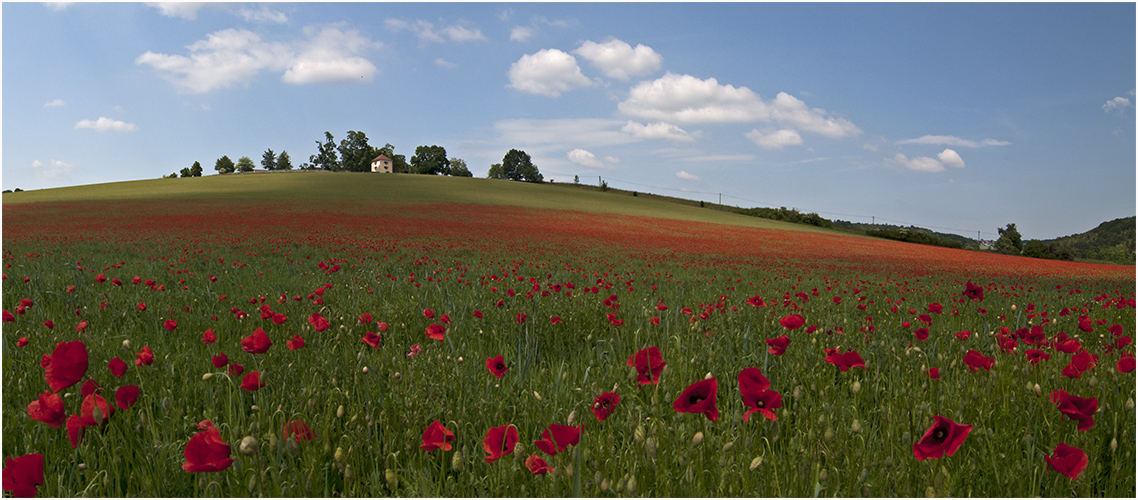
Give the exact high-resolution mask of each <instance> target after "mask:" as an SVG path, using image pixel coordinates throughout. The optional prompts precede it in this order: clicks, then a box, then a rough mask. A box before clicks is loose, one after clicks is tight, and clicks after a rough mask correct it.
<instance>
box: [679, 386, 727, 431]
mask: <svg viewBox="0 0 1138 500" xmlns="http://www.w3.org/2000/svg"><path fill="white" fill-rule="evenodd" d="M718 389H719V383H718V382H716V380H715V379H714V378H709V379H704V380H700V381H699V382H696V383H694V384H692V385H689V386H688V388H687V389H684V392H681V393H680V396H679V397H678V398H676V401H675V402H674V403H672V409H674V410H676V411H678V412H680V413H703V414H704V415H705V416H707V419H708V420H710V421H712V422H714V421H716V420H717V419H718V418H719V408H716V406H715V402H716V401H715V400H716V392H717V391H718Z"/></svg>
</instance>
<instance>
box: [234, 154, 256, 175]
mask: <svg viewBox="0 0 1138 500" xmlns="http://www.w3.org/2000/svg"><path fill="white" fill-rule="evenodd" d="M255 168H257V166H256V165H253V160H252V159H251V158H249V157H248V156H242V157H241V158H238V159H237V170H240V171H242V172H252V171H253V169H255Z"/></svg>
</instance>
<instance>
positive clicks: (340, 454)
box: [332, 447, 344, 465]
mask: <svg viewBox="0 0 1138 500" xmlns="http://www.w3.org/2000/svg"><path fill="white" fill-rule="evenodd" d="M332 458H334V459H335V460H336V463H338V464H340V465H343V464H344V449H343V448H341V447H336V453H335V455H333V456H332Z"/></svg>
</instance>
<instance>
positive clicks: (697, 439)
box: [691, 431, 703, 448]
mask: <svg viewBox="0 0 1138 500" xmlns="http://www.w3.org/2000/svg"><path fill="white" fill-rule="evenodd" d="M702 442H703V432H702V431H701V432H696V433H695V435H694V436H692V437H691V445H692V447H693V448H694V447H696V446H699V443H702Z"/></svg>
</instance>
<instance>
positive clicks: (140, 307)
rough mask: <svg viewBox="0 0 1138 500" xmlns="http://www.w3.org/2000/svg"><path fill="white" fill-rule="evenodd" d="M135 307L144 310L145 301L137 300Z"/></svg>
mask: <svg viewBox="0 0 1138 500" xmlns="http://www.w3.org/2000/svg"><path fill="white" fill-rule="evenodd" d="M136 308H137V309H138V310H139V311H145V310H146V303H145V302H139V303H138V306H137V307H136Z"/></svg>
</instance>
